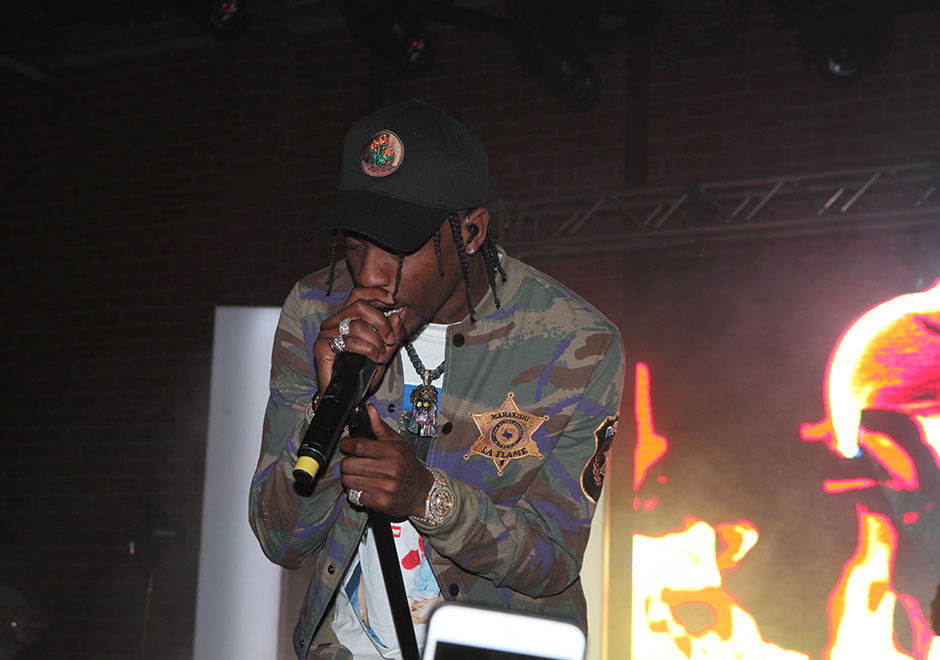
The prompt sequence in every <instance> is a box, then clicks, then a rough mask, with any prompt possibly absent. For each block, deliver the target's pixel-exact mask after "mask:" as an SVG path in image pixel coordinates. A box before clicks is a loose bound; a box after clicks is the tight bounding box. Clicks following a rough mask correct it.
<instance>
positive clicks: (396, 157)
mask: <svg viewBox="0 0 940 660" xmlns="http://www.w3.org/2000/svg"><path fill="white" fill-rule="evenodd" d="M404 157H405V145H403V144H402V142H401V139H400V138H399V137H398V136H397V135H395V134H394V133H392V132H391V131H379V132H378V133H376V134H375V135H373V136H372V140H371V141H370V142H369V143H368V144H367V145H366V146H365V148H363V150H362V155H361V158H362V162H361V165H362V171H363V172H365V173H366V174H368V175H369V176H379V177H381V176H388V175H389V174H391V173H392V172H394V171H395V170H397V169H398V167H399V166H400V165H401V162H402V160H403V159H404Z"/></svg>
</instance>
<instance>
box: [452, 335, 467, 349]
mask: <svg viewBox="0 0 940 660" xmlns="http://www.w3.org/2000/svg"><path fill="white" fill-rule="evenodd" d="M465 341H466V338H465V337H464V336H463V335H462V334H460V333H459V332H458V333H457V334H456V335H454V346H456V347H457V348H460V347H461V346H463V343H464V342H465Z"/></svg>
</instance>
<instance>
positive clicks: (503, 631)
mask: <svg viewBox="0 0 940 660" xmlns="http://www.w3.org/2000/svg"><path fill="white" fill-rule="evenodd" d="M586 643H587V639H586V638H585V636H584V632H583V631H582V630H581V629H580V628H578V627H577V626H576V625H575V624H573V623H570V622H568V621H559V620H557V619H550V618H546V617H541V616H535V615H532V614H522V613H518V612H508V611H506V610H496V609H488V608H483V607H475V606H471V605H463V604H460V603H443V604H441V605H440V606H438V607H437V609H435V610H434V612H433V613H432V614H431V618H430V619H429V620H428V629H427V640H426V642H425V646H424V656H423V658H424V660H584V649H585V645H586Z"/></svg>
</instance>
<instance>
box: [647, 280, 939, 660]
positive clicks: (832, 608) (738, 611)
mask: <svg viewBox="0 0 940 660" xmlns="http://www.w3.org/2000/svg"><path fill="white" fill-rule="evenodd" d="M936 288H937V285H935V286H934V289H936ZM931 295H933V294H931ZM889 302H890V301H889ZM908 302H909V301H908ZM863 316H864V315H863ZM917 316H918V318H917V319H915V320H914V321H912V322H914V323H919V324H921V325H922V327H925V328H926V327H928V326H927V325H925V324H924V321H923V318H924V317H923V312H922V311H919V312H917ZM910 320H911V319H908V321H910ZM905 323H907V321H905ZM857 325H858V322H856V323H855V324H853V326H852V327H850V328H849V331H851V330H852V328H853V327H856V326H857ZM889 325H890V323H889ZM849 331H846V333H845V335H844V336H843V342H842V343H844V338H845V336H847V335H848V334H849ZM876 334H878V333H876ZM908 336H909V335H908ZM924 344H927V345H928V351H929V350H930V349H931V347H930V337H924V338H922V341H920V342H919V343H917V344H916V345H917V346H918V347H923V346H924ZM849 345H850V346H851V345H852V344H851V343H850V344H849ZM888 345H889V346H891V347H893V350H894V351H896V352H897V353H899V354H901V355H904V354H905V353H904V349H903V346H901V342H900V341H899V340H898V341H895V343H893V344H892V343H890V342H889V343H888ZM838 353H839V351H838V348H837V349H836V350H835V351H834V352H833V356H836V355H837V354H838ZM863 353H865V351H863ZM863 362H864V361H863ZM876 362H877V361H876ZM838 363H839V361H837V360H835V359H832V360H831V365H830V367H831V366H832V364H836V365H837V366H838ZM894 363H895V365H897V364H898V363H903V359H901V358H898V359H896V360H895V362H894ZM937 365H940V361H936V362H933V363H931V364H928V365H927V366H928V370H927V371H928V372H929V371H930V370H932V371H933V372H934V373H936V370H937ZM901 366H905V365H903V364H901ZM906 366H910V365H906ZM853 373H854V372H853ZM866 373H869V374H873V373H875V375H877V373H876V372H873V371H871V370H868V371H867V372H866ZM924 373H925V370H923V369H920V368H917V369H915V368H913V367H912V368H908V369H898V370H896V371H895V372H894V374H895V376H906V377H908V379H909V380H908V381H907V382H908V383H909V384H910V383H911V382H918V383H920V382H923V380H922V379H918V377H920V376H923V374H924ZM848 380H849V382H854V377H853V376H850V377H849V379H848ZM884 380H885V381H887V379H884ZM896 380H897V379H896ZM904 382H905V381H904V380H903V378H902V379H901V383H904ZM887 387H889V385H882V387H881V389H882V390H883V389H886V388H887ZM901 389H903V388H901ZM910 389H911V388H910V387H908V390H910ZM834 391H839V388H838V387H832V388H829V389H827V392H829V401H832V400H833V397H832V392H834ZM853 391H854V390H853ZM857 391H859V392H865V396H864V397H862V398H856V399H852V405H853V406H855V407H856V413H855V422H854V427H853V429H852V431H851V433H853V434H854V435H853V437H854V438H855V440H854V442H857V443H858V445H857V446H858V447H861V448H863V449H864V450H866V451H868V452H870V453H871V454H872V455H873V456H874V457H875V458H876V460H878V461H879V463H881V464H882V465H883V466H885V467H886V469H888V470H889V472H890V474H891V475H892V477H893V480H892V483H890V484H886V485H893V487H896V488H904V489H911V488H917V487H918V483H919V482H918V480H917V472H916V469H915V468H914V463H913V460H912V459H911V457H910V455H909V454H908V453H907V452H906V451H905V450H904V449H903V448H902V447H901V446H900V445H898V443H897V442H895V441H894V440H893V439H892V438H890V437H888V436H886V435H884V434H878V433H873V432H870V431H868V430H866V429H864V428H861V427H860V426H859V425H858V413H860V411H861V409H862V407H864V406H867V405H868V401H872V400H877V401H883V400H884V399H883V398H881V399H879V398H878V397H879V394H878V392H879V391H880V390H878V388H868V389H865V388H861V389H858V388H857ZM872 396H874V398H872ZM934 396H935V398H936V394H934ZM896 399H898V400H897V401H896V405H899V406H904V407H905V408H908V409H910V410H914V409H916V410H917V411H919V412H920V413H923V412H925V411H928V410H932V409H931V407H930V405H924V403H923V402H924V401H925V399H924V398H920V399H917V400H916V401H914V402H912V404H911V405H908V404H906V403H904V401H903V400H900V399H902V398H901V397H896ZM934 403H935V402H934ZM931 405H932V404H931ZM635 406H636V408H635V412H636V420H637V438H636V442H637V445H636V453H635V463H634V465H635V468H634V470H635V471H634V489H635V490H638V489H639V486H640V485H641V484H642V483H643V480H644V479H645V477H646V475H647V473H648V470H649V468H650V467H651V466H652V465H653V464H655V463H656V462H657V461H658V460H659V459H660V458H662V456H663V455H665V453H666V451H667V450H668V447H669V443H668V440H667V439H666V438H665V437H664V436H662V435H659V434H657V433H656V432H655V430H654V424H653V416H652V405H651V403H650V376H649V370H648V367H647V366H646V365H645V364H638V365H637V368H636V399H635ZM836 409H837V410H840V411H843V412H842V413H839V414H843V413H844V411H846V410H850V409H851V406H836ZM937 421H938V418H937V417H933V418H925V417H921V418H920V426H919V428H920V429H925V430H926V429H931V430H932V432H934V431H937V430H938V427H937V426H936V425H935V424H936V422H937ZM837 426H844V425H837V424H835V423H830V422H829V421H828V420H824V421H823V422H820V423H818V424H813V425H804V426H803V428H801V432H803V433H804V435H803V437H804V439H806V440H824V441H827V442H828V443H830V444H829V447H830V449H831V450H833V451H837V452H838V453H840V454H841V455H845V454H843V450H838V449H837V446H836V445H837V443H836V441H835V437H836V432H835V431H834V429H835V428H837ZM842 432H843V434H844V433H845V431H844V430H843V431H842ZM924 437H925V441H926V437H927V436H926V435H925V436H924ZM931 437H937V436H936V435H933V436H931ZM843 447H844V444H843ZM844 451H852V450H851V449H845V450H844ZM857 451H858V449H856V450H855V452H856V453H857ZM853 455H854V454H853ZM934 456H935V457H936V454H934ZM873 485H875V482H874V481H873V480H871V479H854V480H842V481H828V482H826V490H827V492H830V493H840V492H845V491H848V490H853V489H856V488H862V487H870V486H873ZM654 506H655V501H654V500H647V501H646V502H643V503H641V502H639V500H635V503H634V508H635V509H642V510H643V511H649V510H651V509H652V508H653V507H654ZM856 513H857V521H856V522H857V529H858V538H857V542H856V549H855V552H854V553H853V554H852V556H851V557H850V558H849V559H848V560H846V562H845V564H844V565H843V569H842V572H841V575H840V577H839V579H838V581H837V583H836V584H835V585H834V586H833V589H832V591H831V592H830V596H829V601H828V608H827V612H828V624H829V640H828V643H827V645H826V648H825V649H823V650H822V652H821V655H820V656H819V658H820V660H858V659H867V658H878V659H879V660H880V659H887V660H892V659H902V658H908V659H910V658H919V659H926V660H938V659H940V638H937V637H934V636H933V633H932V632H931V631H930V629H929V624H928V622H927V620H926V617H925V616H924V614H923V612H922V610H921V607H920V605H919V603H918V602H917V601H916V599H914V598H913V597H911V596H909V595H907V594H903V593H899V592H897V591H896V590H895V588H894V586H893V571H894V562H895V556H896V552H897V531H896V530H895V528H894V526H893V525H892V523H891V521H890V520H889V519H888V517H887V516H885V515H882V514H879V513H876V512H872V511H870V510H868V509H867V508H865V507H863V506H861V505H860V504H858V505H857V506H856ZM759 539H760V533H759V530H758V528H757V526H756V525H755V524H754V523H752V522H750V521H747V520H740V521H737V522H726V523H719V524H716V525H714V526H712V525H710V524H708V523H707V522H705V521H702V520H700V519H698V518H695V517H692V516H687V517H685V519H684V521H683V525H682V528H681V529H676V530H669V531H666V532H664V533H662V534H658V535H652V536H647V535H643V534H639V533H634V535H633V573H632V574H633V600H632V602H633V620H632V628H631V630H632V655H631V657H632V658H633V659H634V660H672V659H676V660H693V659H703V660H704V659H713V658H721V659H724V658H727V659H742V660H749V659H751V658H756V659H762V660H763V659H767V660H776V659H778V658H780V659H796V658H803V659H806V660H810V659H811V658H812V656H810V655H808V654H806V653H802V652H799V651H796V650H793V649H787V648H784V647H783V646H780V645H778V644H775V643H773V642H771V641H769V640H768V639H766V638H765V637H764V636H763V635H762V634H761V631H760V626H759V622H758V621H757V620H756V618H755V617H754V616H753V615H752V614H751V613H750V612H748V611H747V609H746V608H744V607H743V606H742V604H741V603H740V602H739V601H738V599H737V598H736V596H735V595H734V594H733V593H732V592H730V591H729V590H728V589H727V588H726V587H725V585H724V579H723V578H724V575H725V574H726V573H727V572H728V571H731V570H735V569H737V568H738V567H740V566H741V565H742V563H743V562H744V561H745V560H746V557H747V554H748V552H749V551H750V550H751V549H752V548H753V547H754V546H755V545H756V544H757V543H758V541H759ZM716 542H717V543H716ZM716 547H718V548H720V549H718V550H716ZM898 606H900V608H902V611H903V612H904V613H906V615H907V618H908V620H909V622H910V625H911V629H912V633H913V648H912V649H911V651H910V653H908V652H907V651H905V650H904V649H902V648H900V646H899V645H898V642H897V639H896V636H895V632H894V625H895V623H894V622H895V610H896V608H897V607H898Z"/></svg>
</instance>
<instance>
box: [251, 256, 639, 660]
mask: <svg viewBox="0 0 940 660" xmlns="http://www.w3.org/2000/svg"><path fill="white" fill-rule="evenodd" d="M502 264H503V267H504V269H505V271H506V274H507V278H508V279H507V281H506V282H498V283H497V292H498V294H499V298H500V301H501V307H500V308H499V309H497V308H496V306H495V304H494V299H493V295H492V291H489V292H488V293H487V294H486V296H485V298H484V299H483V300H482V301H481V303H480V304H479V305H478V308H477V313H476V317H477V321H476V322H475V323H471V322H470V320H469V317H468V318H466V319H464V320H463V321H462V322H460V323H457V324H454V325H452V326H450V327H449V328H448V331H447V344H446V349H445V350H446V354H445V364H446V370H445V372H444V381H443V385H442V391H441V403H440V412H439V422H438V437H437V438H436V439H435V440H434V441H433V442H432V443H431V446H430V449H429V450H428V454H427V465H428V466H429V467H434V468H440V469H441V470H442V471H443V472H444V473H446V475H447V481H448V483H449V484H450V486H451V488H452V489H453V491H454V493H455V499H456V509H455V514H454V515H453V516H451V518H450V519H449V520H447V521H446V522H445V523H444V524H442V525H441V526H439V527H437V528H433V529H429V528H424V527H422V526H421V525H420V524H418V523H415V526H416V527H417V528H418V530H419V532H421V533H422V534H423V535H424V536H425V538H426V539H427V540H428V541H429V542H430V545H431V547H432V549H433V551H432V552H431V553H430V556H429V561H430V564H431V566H432V568H433V570H434V572H435V574H436V576H437V580H438V583H439V584H440V587H441V593H442V594H443V596H444V597H445V598H447V599H456V600H460V601H464V602H468V603H474V604H480V605H485V606H495V607H505V608H508V609H512V610H521V611H527V612H533V613H540V614H544V615H548V616H556V617H562V618H567V619H571V620H574V621H576V622H577V623H579V624H580V625H581V626H582V628H586V612H585V610H586V607H585V602H584V595H583V593H582V590H581V584H580V581H579V578H578V574H579V572H580V570H581V561H582V558H583V554H584V549H585V546H586V544H587V540H588V534H589V532H590V523H591V516H592V515H593V513H594V508H595V504H596V501H597V497H598V496H599V495H600V488H601V484H602V480H603V476H604V471H605V468H606V460H607V452H608V450H609V448H610V444H611V441H612V439H613V433H614V430H615V428H616V416H617V410H618V407H619V403H620V393H621V388H622V385H623V376H624V364H623V348H622V345H621V340H620V334H619V332H618V330H617V328H616V327H615V326H614V325H613V324H612V323H611V322H610V321H608V320H607V319H606V318H604V317H603V316H602V315H601V314H600V313H599V312H597V311H596V310H595V309H594V308H593V307H591V306H590V305H589V304H588V303H586V302H585V301H584V300H582V299H581V298H580V297H578V296H577V295H575V294H574V293H572V292H571V291H569V290H567V289H566V288H564V287H563V286H561V285H560V284H558V283H557V282H555V281H554V280H552V279H550V278H549V277H547V276H546V275H544V274H543V273H540V272H539V271H537V270H535V269H533V268H530V267H528V266H526V265H525V264H523V263H521V262H519V261H517V260H515V259H512V258H510V257H507V256H505V255H504V256H503V260H502ZM326 277H327V272H326V271H320V272H318V273H314V274H312V275H309V276H307V277H306V278H304V279H303V280H301V281H300V282H298V283H297V284H296V285H295V287H294V288H293V290H292V291H291V293H290V295H289V296H288V298H287V300H286V302H285V304H284V307H283V310H282V312H281V318H280V322H279V325H278V329H277V333H276V335H275V341H274V351H273V357H272V368H271V396H270V399H269V401H268V405H267V410H266V414H265V422H264V432H263V446H262V450H261V457H260V459H259V462H258V467H257V470H256V472H255V475H254V478H253V480H252V484H251V494H250V522H251V526H252V529H253V530H254V532H255V535H256V536H257V537H258V540H259V541H260V543H261V547H262V548H263V550H264V553H265V554H266V555H267V556H268V558H270V559H271V560H272V561H274V562H276V563H277V564H280V565H283V566H285V567H287V568H296V567H299V566H300V565H302V564H304V563H305V562H307V561H313V562H315V571H314V575H315V577H314V578H313V579H312V580H311V584H310V586H309V588H308V590H307V594H306V597H305V599H304V604H303V607H302V608H301V613H300V619H299V621H298V624H297V627H296V628H295V631H294V648H295V650H296V652H297V655H298V657H299V658H301V659H303V658H304V657H305V656H306V654H307V653H308V652H309V649H310V646H311V642H312V641H313V638H314V635H315V633H316V632H317V629H318V627H320V624H321V622H323V620H324V619H325V616H324V615H325V614H326V613H327V611H328V608H329V606H330V603H331V601H332V598H333V595H334V593H335V591H336V589H337V588H338V587H339V585H340V582H341V579H342V577H343V574H344V573H345V570H346V567H347V565H348V564H349V562H350V560H351V558H352V557H353V556H354V554H355V552H356V549H357V544H358V542H359V539H360V537H361V535H362V533H363V530H364V528H365V525H366V520H367V516H366V514H365V513H364V512H360V511H357V510H354V509H353V508H352V507H351V506H350V505H349V504H348V503H347V501H346V498H345V496H344V492H343V489H342V487H341V485H340V480H339V461H340V460H341V459H342V455H341V453H340V452H339V451H337V452H336V454H335V455H334V456H333V459H332V461H331V463H330V464H329V466H328V467H327V468H326V469H325V470H324V472H323V473H322V474H321V476H320V478H319V480H318V481H317V483H316V487H315V489H314V491H313V493H312V494H311V495H309V496H306V497H301V496H299V495H298V494H297V493H296V492H295V490H294V480H293V478H292V476H291V471H292V469H293V467H294V463H295V461H296V457H297V447H298V445H299V444H300V442H301V440H302V439H303V435H304V432H305V431H306V428H307V426H308V424H309V419H310V415H311V413H310V412H309V410H307V404H308V402H309V401H310V399H311V397H312V395H313V394H314V392H315V390H316V388H317V380H316V377H315V375H314V373H313V371H312V367H311V365H312V364H313V358H312V351H313V342H314V340H315V339H316V336H317V333H318V330H319V324H320V323H321V321H322V320H324V319H326V318H327V317H329V316H331V315H333V314H335V313H337V312H338V311H339V310H340V309H341V308H342V305H343V301H344V300H345V299H346V297H347V295H348V292H349V289H350V287H351V280H350V278H349V275H348V273H347V271H346V270H345V264H338V265H337V267H336V281H335V284H334V289H335V290H334V292H333V294H332V295H329V296H327V295H326V288H325V282H326ZM400 353H401V352H400ZM400 360H401V355H400V354H399V355H398V356H397V357H396V358H395V360H394V363H393V364H392V365H390V367H389V369H388V370H387V373H386V376H385V377H384V379H383V382H382V383H381V385H380V386H379V389H378V391H377V392H376V393H375V394H374V395H373V396H372V397H371V399H370V401H371V402H372V403H373V404H374V405H375V406H376V407H377V409H378V410H379V412H380V413H381V415H382V417H383V418H384V419H385V421H386V422H387V423H388V424H389V425H390V426H392V428H399V417H400V413H401V410H402V405H403V401H402V396H403V394H402V392H403V390H402V367H401V362H400ZM323 627H324V628H326V629H328V628H329V623H328V622H327V624H326V625H325V626H323ZM319 637H322V635H321V636H318V640H317V641H318V642H319V641H320V639H319ZM311 657H331V658H332V657H348V653H346V654H345V656H344V650H343V649H342V648H341V647H340V648H339V649H337V645H336V644H335V643H334V644H332V645H329V646H327V645H323V646H322V647H318V650H317V652H315V653H311Z"/></svg>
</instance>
